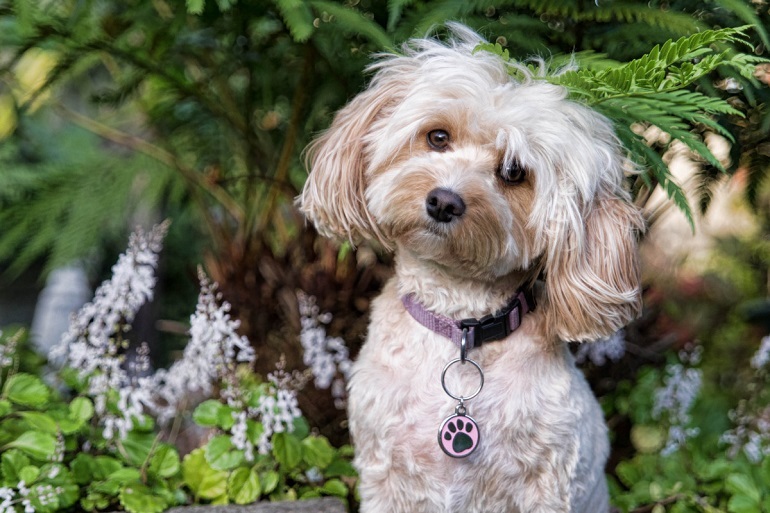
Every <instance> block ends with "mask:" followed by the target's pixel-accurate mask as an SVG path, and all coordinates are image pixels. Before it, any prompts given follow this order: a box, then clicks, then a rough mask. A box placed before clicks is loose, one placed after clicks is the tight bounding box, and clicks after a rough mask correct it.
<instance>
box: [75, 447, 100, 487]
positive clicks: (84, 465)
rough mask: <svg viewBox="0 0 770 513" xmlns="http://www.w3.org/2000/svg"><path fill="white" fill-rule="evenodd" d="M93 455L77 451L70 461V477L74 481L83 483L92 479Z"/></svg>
mask: <svg viewBox="0 0 770 513" xmlns="http://www.w3.org/2000/svg"><path fill="white" fill-rule="evenodd" d="M93 468H94V457H93V456H91V455H90V454H85V453H82V452H81V453H79V454H78V455H77V456H75V459H73V460H72V463H70V470H72V477H73V479H74V480H75V482H76V483H78V484H81V485H85V484H88V483H90V482H91V481H93V479H94V476H93V472H92V469H93Z"/></svg>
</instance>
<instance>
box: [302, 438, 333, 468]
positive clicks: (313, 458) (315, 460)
mask: <svg viewBox="0 0 770 513" xmlns="http://www.w3.org/2000/svg"><path fill="white" fill-rule="evenodd" d="M302 459H303V460H304V461H305V463H307V464H308V466H310V467H318V468H319V469H321V470H323V469H325V468H326V467H328V466H329V464H330V463H331V462H332V460H333V459H334V447H332V446H331V444H330V443H329V441H328V440H327V439H326V438H325V437H323V436H318V437H315V436H314V437H308V438H305V439H304V440H302Z"/></svg>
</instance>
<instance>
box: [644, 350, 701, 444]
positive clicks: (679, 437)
mask: <svg viewBox="0 0 770 513" xmlns="http://www.w3.org/2000/svg"><path fill="white" fill-rule="evenodd" d="M701 382H702V372H701V371H700V369H695V368H692V367H685V366H683V365H682V364H675V365H669V366H668V367H666V377H665V378H663V383H664V386H663V387H661V388H659V389H657V390H656V391H655V400H654V403H653V407H652V416H653V417H654V418H656V419H660V418H666V419H667V420H668V422H669V431H668V440H667V442H666V446H665V447H664V449H663V451H662V454H664V455H666V454H671V453H672V452H674V451H676V450H677V449H678V448H679V447H681V446H682V445H683V444H684V443H685V441H686V440H687V439H688V438H691V437H693V436H696V435H697V434H698V432H699V431H698V429H697V428H688V427H687V424H689V423H690V420H691V419H690V408H691V407H692V405H693V403H694V402H695V399H697V397H698V394H699V393H700V387H701Z"/></svg>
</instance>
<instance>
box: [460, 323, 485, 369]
mask: <svg viewBox="0 0 770 513" xmlns="http://www.w3.org/2000/svg"><path fill="white" fill-rule="evenodd" d="M466 361H468V328H463V338H462V339H461V340H460V363H462V364H463V365H465V362H466ZM479 370H481V369H479Z"/></svg>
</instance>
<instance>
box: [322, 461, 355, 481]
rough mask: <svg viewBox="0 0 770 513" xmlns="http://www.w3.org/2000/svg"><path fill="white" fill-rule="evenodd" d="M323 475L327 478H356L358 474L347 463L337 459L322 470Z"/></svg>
mask: <svg viewBox="0 0 770 513" xmlns="http://www.w3.org/2000/svg"><path fill="white" fill-rule="evenodd" d="M324 475H325V476H327V477H356V476H357V475H358V473H357V472H356V469H355V468H354V467H353V465H352V464H351V463H350V462H349V461H347V460H344V459H342V458H339V457H337V458H335V459H334V461H332V462H331V463H330V464H329V466H328V467H326V469H324Z"/></svg>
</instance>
